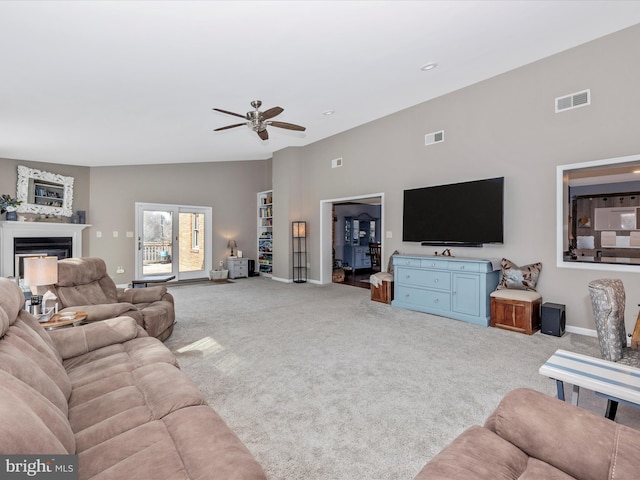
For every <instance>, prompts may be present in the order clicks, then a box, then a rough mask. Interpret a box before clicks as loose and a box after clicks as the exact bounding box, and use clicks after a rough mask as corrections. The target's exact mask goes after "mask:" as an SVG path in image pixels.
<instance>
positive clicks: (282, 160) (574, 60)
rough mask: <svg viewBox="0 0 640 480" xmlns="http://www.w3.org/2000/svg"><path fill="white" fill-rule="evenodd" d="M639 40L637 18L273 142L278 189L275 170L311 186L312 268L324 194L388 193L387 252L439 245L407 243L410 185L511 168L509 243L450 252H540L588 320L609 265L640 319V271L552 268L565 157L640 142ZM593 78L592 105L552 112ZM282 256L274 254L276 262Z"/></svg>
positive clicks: (549, 280) (577, 312)
mask: <svg viewBox="0 0 640 480" xmlns="http://www.w3.org/2000/svg"><path fill="white" fill-rule="evenodd" d="M637 45H640V26H635V27H633V28H630V29H627V30H623V31H621V32H618V33H616V34H613V35H610V36H608V37H604V38H602V39H599V40H597V41H594V42H591V43H588V44H585V45H582V46H580V47H577V48H575V49H572V50H569V51H566V52H563V53H561V54H558V55H555V56H553V57H549V58H547V59H543V60H540V61H538V62H536V63H533V64H530V65H527V66H525V67H522V68H519V69H517V70H514V71H511V72H507V73H505V74H503V75H500V76H497V77H494V78H492V79H489V80H487V81H484V82H481V83H478V84H476V85H473V86H470V87H467V88H464V89H462V90H458V91H456V92H453V93H451V94H448V95H445V96H442V97H439V98H436V99H434V100H431V101H429V102H426V103H423V104H420V105H417V106H415V107H412V108H410V109H407V110H404V111H402V112H399V113H396V114H394V115H390V116H388V117H385V118H382V119H380V120H377V121H374V122H371V123H369V124H366V125H363V126H361V127H358V128H355V129H353V130H351V131H348V132H345V133H343V134H340V135H336V136H334V137H331V138H328V139H326V140H323V141H320V142H316V143H315V144H312V145H310V146H307V147H304V148H296V149H287V150H283V151H280V152H276V153H275V154H274V157H273V171H274V189H275V190H276V193H275V194H274V195H276V197H277V195H278V189H277V188H276V187H275V183H276V181H277V183H278V185H291V184H296V185H297V187H298V189H299V190H300V191H301V192H304V193H303V194H300V195H298V196H297V197H298V200H297V201H298V202H302V203H298V204H297V208H298V211H299V212H301V213H302V214H304V215H306V217H304V218H301V219H304V220H307V221H308V222H309V225H310V228H309V231H310V235H311V238H310V239H309V242H308V246H309V247H308V250H309V259H310V262H311V269H310V271H309V278H310V279H311V280H316V281H317V280H319V278H320V265H319V261H320V243H321V240H322V239H320V238H319V232H320V229H319V223H320V219H319V216H320V213H319V212H320V209H319V205H320V201H321V200H326V199H334V198H346V197H351V196H357V195H365V194H370V193H375V192H383V193H384V195H385V205H384V208H385V210H384V217H385V230H386V231H387V232H391V234H392V238H385V233H384V232H383V235H382V241H383V242H384V245H383V246H384V253H385V255H389V254H390V253H391V252H393V250H395V249H398V250H400V252H404V253H432V251H431V250H432V249H433V247H431V248H428V247H420V246H419V245H418V244H414V243H403V242H402V238H401V237H402V192H403V190H404V189H407V188H414V187H422V186H428V185H436V184H443V183H453V182H459V181H465V180H475V179H480V178H489V177H498V176H504V177H505V199H506V206H505V225H506V228H505V242H504V245H503V246H499V247H496V246H491V247H484V248H480V249H470V248H454V249H452V251H453V254H454V255H457V256H472V257H478V256H479V257H497V258H501V257H506V258H509V259H510V260H512V261H513V262H515V263H517V264H520V265H524V264H528V263H532V262H538V261H541V262H542V264H543V269H542V274H541V278H540V283H539V291H540V293H541V294H542V296H543V301H549V302H556V303H563V304H566V305H567V321H568V323H569V324H570V325H572V326H575V327H582V328H587V329H593V328H594V324H593V321H592V315H591V308H590V304H589V298H588V294H587V283H588V282H589V281H590V280H592V279H595V278H601V277H604V276H616V277H618V278H622V279H623V281H624V282H625V286H626V288H627V292H628V301H627V328H628V329H632V328H633V325H634V324H635V319H636V315H637V311H638V307H637V303H638V302H637V298H636V297H635V296H634V295H633V292H637V291H639V290H640V276H638V275H637V274H631V273H617V272H616V273H608V272H596V271H583V270H582V271H581V270H571V269H559V268H557V267H556V256H555V245H556V201H555V189H556V166H557V165H563V164H568V163H574V162H584V161H590V160H598V159H605V158H613V157H619V156H624V155H631V154H637V153H640V136H639V135H638V132H637V127H638V119H637V115H638V111H640V89H638V85H637V79H638V78H640V62H638V58H637V49H636V48H635V46H637ZM434 74H437V70H436V71H434ZM587 88H589V89H591V94H592V104H591V105H590V106H588V107H583V108H579V109H575V110H571V111H566V112H563V113H559V114H556V113H555V112H554V99H555V98H556V97H558V96H563V95H567V94H571V93H574V92H578V91H581V90H584V89H587ZM372 101H375V99H372ZM441 129H444V131H445V141H444V142H443V143H440V144H435V145H432V146H429V147H425V146H424V135H425V134H426V133H430V132H433V131H437V130H441ZM337 157H342V158H343V159H344V166H343V167H341V168H336V169H332V168H331V159H333V158H337ZM281 164H282V165H281ZM292 164H295V165H296V166H297V169H298V170H297V171H294V172H293V173H291V174H289V175H290V177H292V176H294V175H295V176H296V177H295V178H289V179H288V180H287V179H284V178H281V177H280V176H281V175H287V172H288V171H289V170H288V167H289V166H290V165H292ZM276 179H277V180H276ZM433 208H446V205H434V206H433ZM280 213H281V212H279V211H276V215H279V214H280ZM292 219H293V217H292V216H290V217H289V220H292ZM276 221H277V222H278V223H280V222H282V219H281V218H280V217H278V219H276ZM279 234H280V232H279V231H276V232H274V241H275V244H280V242H281V240H283V239H281V238H279V236H278V235H279ZM280 261H281V259H280V257H279V256H275V255H274V262H276V264H277V263H278V262H280ZM325 261H327V260H326V259H325ZM382 263H383V265H386V259H383V262H382ZM275 268H277V266H276V267H274V269H275ZM325 280H326V279H325Z"/></svg>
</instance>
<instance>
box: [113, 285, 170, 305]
mask: <svg viewBox="0 0 640 480" xmlns="http://www.w3.org/2000/svg"><path fill="white" fill-rule="evenodd" d="M166 293H167V287H165V286H164V285H156V286H153V287H146V288H124V289H119V290H118V301H120V302H129V303H133V304H136V303H152V302H157V301H159V300H162V299H163V297H164V296H165V294H166Z"/></svg>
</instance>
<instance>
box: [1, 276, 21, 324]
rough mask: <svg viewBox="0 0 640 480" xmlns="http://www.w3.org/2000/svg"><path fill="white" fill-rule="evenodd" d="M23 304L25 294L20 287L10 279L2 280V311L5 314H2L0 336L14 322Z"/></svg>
mask: <svg viewBox="0 0 640 480" xmlns="http://www.w3.org/2000/svg"><path fill="white" fill-rule="evenodd" d="M23 306H24V295H23V294H22V290H20V287H18V285H17V284H16V283H15V282H13V281H11V280H9V279H4V280H3V281H2V282H0V311H3V312H4V314H5V315H2V314H0V336H2V335H4V333H5V332H6V331H7V329H8V328H9V325H12V324H13V322H14V321H15V319H16V318H17V317H18V313H19V312H20V310H22V307H23Z"/></svg>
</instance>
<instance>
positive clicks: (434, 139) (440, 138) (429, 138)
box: [424, 130, 444, 145]
mask: <svg viewBox="0 0 640 480" xmlns="http://www.w3.org/2000/svg"><path fill="white" fill-rule="evenodd" d="M440 142H444V130H440V131H439V132H432V133H427V134H426V135H425V136H424V144H425V145H433V144H434V143H440Z"/></svg>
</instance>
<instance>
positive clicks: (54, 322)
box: [40, 311, 87, 330]
mask: <svg viewBox="0 0 640 480" xmlns="http://www.w3.org/2000/svg"><path fill="white" fill-rule="evenodd" d="M86 319H87V312H79V311H77V312H75V315H74V316H73V318H69V319H64V320H63V319H62V315H61V314H59V313H56V314H55V315H54V316H53V317H51V320H49V321H48V322H43V323H41V324H40V325H42V326H43V327H44V328H45V330H55V329H56V328H62V327H68V326H69V325H72V326H75V325H79V324H80V323H81V322H83V321H85V320H86Z"/></svg>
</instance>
